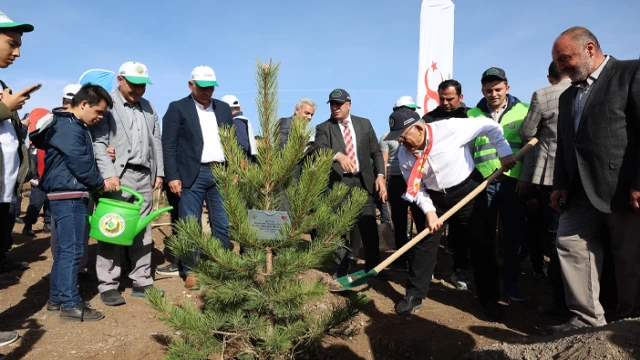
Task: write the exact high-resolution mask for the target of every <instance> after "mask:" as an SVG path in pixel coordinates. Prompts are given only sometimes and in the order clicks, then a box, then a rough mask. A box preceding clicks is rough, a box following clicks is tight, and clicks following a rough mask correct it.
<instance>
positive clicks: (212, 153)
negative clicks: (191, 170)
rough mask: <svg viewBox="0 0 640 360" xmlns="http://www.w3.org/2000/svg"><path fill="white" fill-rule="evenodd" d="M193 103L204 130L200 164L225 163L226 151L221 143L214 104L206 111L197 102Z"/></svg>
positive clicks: (201, 127)
mask: <svg viewBox="0 0 640 360" xmlns="http://www.w3.org/2000/svg"><path fill="white" fill-rule="evenodd" d="M193 102H194V103H195V104H196V111H197V112H198V118H199V119H200V129H202V141H203V146H202V156H201V159H200V162H201V163H209V162H212V161H215V162H224V150H223V149H222V142H221V141H220V132H219V129H218V120H217V119H216V113H215V112H213V104H209V107H208V108H206V109H205V108H204V106H202V105H200V103H198V102H197V101H195V100H194V101H193Z"/></svg>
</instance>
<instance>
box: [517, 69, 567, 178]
mask: <svg viewBox="0 0 640 360" xmlns="http://www.w3.org/2000/svg"><path fill="white" fill-rule="evenodd" d="M569 86H571V80H568V79H567V80H563V81H561V82H559V83H558V84H556V85H552V86H547V87H546V88H543V89H540V90H536V92H534V93H533V96H532V97H531V106H530V107H529V113H528V114H527V117H526V118H525V119H524V122H523V123H522V126H521V127H520V138H522V142H523V143H526V142H528V141H529V140H531V139H532V138H534V137H535V138H538V144H537V145H536V146H535V147H534V149H533V151H531V152H529V153H528V154H526V155H525V157H524V161H523V164H522V175H520V179H521V180H525V181H528V182H530V183H532V184H536V185H546V186H551V185H553V167H554V164H555V159H556V148H557V146H558V134H557V131H558V99H560V94H562V93H563V92H564V91H565V90H567V88H568V87H569Z"/></svg>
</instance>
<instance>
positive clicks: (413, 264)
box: [386, 109, 516, 320]
mask: <svg viewBox="0 0 640 360" xmlns="http://www.w3.org/2000/svg"><path fill="white" fill-rule="evenodd" d="M389 128H390V131H389V135H387V137H386V139H387V140H397V141H398V143H399V144H400V145H401V147H400V149H399V150H398V161H399V165H400V170H401V172H402V175H403V176H404V178H405V180H406V181H407V192H406V193H405V195H404V198H405V199H406V200H407V201H410V202H414V203H415V204H416V205H418V207H419V208H420V209H421V210H422V212H423V213H424V214H426V215H425V216H417V215H416V216H414V218H415V219H416V227H417V228H418V231H419V232H420V231H422V230H424V229H425V227H428V228H429V229H431V230H432V231H433V234H432V235H430V236H428V237H426V238H425V239H424V240H422V241H420V242H419V243H417V244H416V245H415V246H414V247H413V248H412V249H411V250H410V252H409V254H410V255H409V258H410V261H409V276H408V278H407V285H406V289H407V290H406V296H405V298H404V299H403V300H401V301H400V302H399V303H398V304H396V312H397V313H398V314H406V315H408V314H411V313H413V312H415V311H416V310H418V309H420V308H421V307H422V300H423V299H424V298H425V297H426V296H427V291H428V290H429V283H430V282H431V276H432V275H433V269H434V266H435V263H436V255H437V251H438V246H439V244H440V237H441V236H442V232H443V229H442V223H441V222H440V220H439V218H438V217H439V216H442V215H443V214H444V213H445V212H446V211H448V210H449V209H451V208H452V207H453V206H455V205H456V204H457V203H458V202H459V201H460V200H462V199H463V198H464V197H465V196H466V195H467V194H469V193H470V192H472V191H473V190H474V189H475V188H476V187H477V186H478V185H479V184H480V183H481V182H482V181H483V179H482V175H481V174H480V173H478V171H477V170H475V166H474V162H473V158H472V156H471V153H470V152H469V151H468V150H465V146H466V144H467V143H469V142H470V141H471V140H473V139H475V138H476V137H478V136H487V137H488V138H489V140H490V142H491V144H492V145H493V146H495V148H496V149H497V151H498V154H499V156H500V161H501V163H502V166H503V167H504V168H506V169H511V168H513V167H514V166H515V164H516V160H515V157H514V155H513V153H512V151H511V148H510V147H509V144H508V143H507V142H506V141H505V140H504V136H503V132H502V129H501V128H500V125H499V124H497V123H495V122H494V121H492V120H491V119H461V118H452V119H449V120H442V121H439V122H437V123H432V124H425V122H424V121H423V120H421V119H420V115H418V114H417V113H416V112H414V111H412V110H410V109H398V110H396V111H394V112H393V114H391V116H390V117H389ZM486 208H487V195H486V192H485V191H482V192H481V193H480V194H478V195H477V196H476V197H475V199H473V200H471V201H470V202H469V203H467V204H466V205H465V206H463V207H462V208H461V209H460V210H458V211H457V212H456V214H455V215H453V216H452V217H451V218H450V220H449V221H450V222H451V224H455V225H456V226H458V227H459V229H460V231H461V232H465V233H466V236H467V237H468V238H469V243H470V244H469V245H470V248H471V261H472V264H473V271H474V277H475V282H476V287H477V291H478V297H479V299H480V302H481V304H482V307H483V308H484V310H485V312H486V314H487V316H488V317H489V318H491V319H492V320H500V319H502V317H503V310H502V308H501V307H500V306H499V305H498V296H499V273H498V265H497V263H496V259H495V255H494V253H493V244H492V239H486V237H485V235H484V233H485V231H484V222H485V214H486Z"/></svg>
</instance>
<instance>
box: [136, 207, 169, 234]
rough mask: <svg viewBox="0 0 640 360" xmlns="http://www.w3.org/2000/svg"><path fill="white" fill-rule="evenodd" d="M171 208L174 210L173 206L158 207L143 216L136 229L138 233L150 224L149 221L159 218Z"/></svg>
mask: <svg viewBox="0 0 640 360" xmlns="http://www.w3.org/2000/svg"><path fill="white" fill-rule="evenodd" d="M169 210H173V206H169V207H166V208H162V209H158V210H156V211H154V212H152V213H151V214H149V215H147V216H145V217H143V218H141V219H140V221H139V222H138V228H137V229H136V230H137V233H140V232H141V231H142V230H144V228H145V227H147V225H149V223H150V222H151V221H153V219H155V218H157V217H158V216H159V215H160V214H162V213H163V212H165V211H169Z"/></svg>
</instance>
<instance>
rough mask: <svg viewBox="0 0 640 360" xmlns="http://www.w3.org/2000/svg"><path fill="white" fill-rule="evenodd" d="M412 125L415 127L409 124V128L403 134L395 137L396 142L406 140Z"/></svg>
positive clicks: (399, 142) (400, 142)
mask: <svg viewBox="0 0 640 360" xmlns="http://www.w3.org/2000/svg"><path fill="white" fill-rule="evenodd" d="M414 127H415V125H411V126H410V127H409V129H408V130H407V131H406V132H405V133H404V134H403V135H400V136H398V138H397V139H396V141H397V142H398V144H400V145H402V143H404V142H405V141H407V135H409V133H410V132H411V129H413V128H414Z"/></svg>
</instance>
